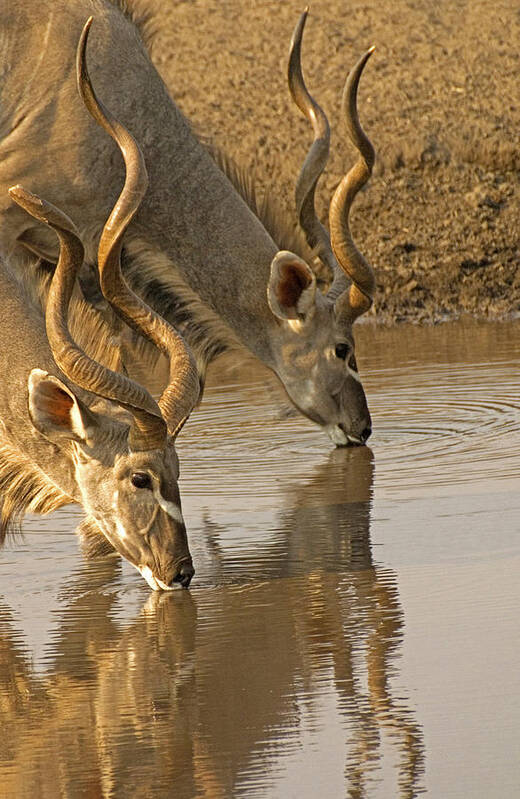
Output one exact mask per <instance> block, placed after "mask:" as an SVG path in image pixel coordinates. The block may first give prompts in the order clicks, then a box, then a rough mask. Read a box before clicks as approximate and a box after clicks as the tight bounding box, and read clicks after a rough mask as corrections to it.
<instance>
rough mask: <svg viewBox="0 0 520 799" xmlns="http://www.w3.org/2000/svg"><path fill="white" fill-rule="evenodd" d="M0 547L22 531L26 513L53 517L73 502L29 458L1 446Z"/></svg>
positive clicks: (7, 443) (16, 450) (15, 450)
mask: <svg viewBox="0 0 520 799" xmlns="http://www.w3.org/2000/svg"><path fill="white" fill-rule="evenodd" d="M0 498H1V509H0V544H1V543H3V542H4V540H5V537H6V535H7V534H9V533H16V532H18V531H19V529H20V524H21V521H22V519H23V517H24V515H25V514H26V513H41V514H46V513H52V511H55V510H57V509H58V508H61V506H62V505H67V504H68V503H69V502H72V500H71V498H70V497H68V496H67V495H66V494H63V493H62V492H61V491H60V490H59V489H58V488H57V486H55V485H54V483H52V482H51V481H50V480H49V479H48V477H47V476H46V475H45V474H44V472H42V471H41V469H39V468H38V466H36V465H35V464H34V463H33V462H32V461H31V460H29V458H27V456H26V455H24V454H23V453H22V452H21V451H20V450H19V449H17V448H16V447H15V446H13V445H12V444H11V443H9V442H8V441H5V440H4V441H2V443H0Z"/></svg>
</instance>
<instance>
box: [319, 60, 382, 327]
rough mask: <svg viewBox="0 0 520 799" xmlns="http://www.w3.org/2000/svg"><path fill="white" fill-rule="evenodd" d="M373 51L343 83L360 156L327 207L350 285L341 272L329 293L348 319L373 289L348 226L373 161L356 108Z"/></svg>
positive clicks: (365, 306) (355, 314)
mask: <svg viewBox="0 0 520 799" xmlns="http://www.w3.org/2000/svg"><path fill="white" fill-rule="evenodd" d="M373 51H374V48H373V47H371V48H370V50H368V51H367V52H366V53H365V54H364V55H363V56H362V57H361V58H360V59H359V61H358V62H357V64H356V65H355V67H354V68H353V69H352V70H351V72H350V73H349V75H348V78H347V81H346V83H345V89H344V92H343V102H342V113H343V117H344V119H345V122H346V126H347V131H348V134H349V137H350V140H351V141H352V144H353V145H354V147H355V148H356V149H357V151H358V153H359V157H358V160H357V161H356V163H355V164H354V166H353V167H352V168H351V169H350V170H349V172H348V173H347V174H346V175H345V177H344V178H343V179H342V181H341V183H340V184H339V186H338V187H337V189H336V191H335V192H334V196H333V198H332V201H331V204H330V210H329V225H330V237H331V242H332V249H333V252H334V255H335V256H336V259H337V261H338V264H339V265H340V267H341V269H342V270H343V271H344V273H345V275H346V276H347V277H348V278H350V280H351V281H352V285H351V286H350V288H349V289H348V291H346V290H345V289H346V281H345V278H344V277H343V276H341V275H340V276H339V277H338V278H335V279H334V281H333V284H332V286H331V288H330V291H329V293H328V297H329V298H330V299H332V300H333V301H335V309H336V315H337V316H340V317H341V316H348V317H349V318H350V319H351V320H354V319H356V318H357V317H358V316H360V315H361V314H362V313H365V311H368V309H369V308H370V306H371V305H372V301H373V298H374V292H375V277H374V271H373V269H372V267H371V266H370V264H369V263H368V262H367V261H366V259H365V258H364V257H363V255H362V254H361V253H360V252H359V250H358V249H357V247H356V245H355V243H354V240H353V238H352V234H351V232H350V227H349V214H350V208H351V206H352V203H353V201H354V199H355V197H356V195H357V193H358V192H359V190H360V189H361V188H362V187H363V186H364V185H365V183H366V182H367V181H368V179H369V178H370V175H371V174H372V168H373V166H374V161H375V152H374V148H373V146H372V143H371V142H370V140H369V138H368V136H367V135H366V134H365V132H364V131H363V129H362V127H361V125H360V122H359V117H358V111H357V89H358V85H359V79H360V77H361V73H362V72H363V69H364V67H365V64H366V63H367V61H368V59H369V58H370V56H371V55H372V53H373Z"/></svg>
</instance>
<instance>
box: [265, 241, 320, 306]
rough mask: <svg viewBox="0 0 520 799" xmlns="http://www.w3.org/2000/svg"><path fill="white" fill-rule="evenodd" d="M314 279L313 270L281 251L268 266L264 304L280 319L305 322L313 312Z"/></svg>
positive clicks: (299, 259)
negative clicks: (268, 272)
mask: <svg viewBox="0 0 520 799" xmlns="http://www.w3.org/2000/svg"><path fill="white" fill-rule="evenodd" d="M315 294H316V276H315V274H314V272H313V271H312V269H311V268H310V267H309V266H308V265H307V264H306V263H305V261H302V259H301V258H298V256H297V255H295V254H294V253H292V252H288V251H287V250H281V251H280V252H278V253H276V255H275V257H274V258H273V260H272V262H271V275H270V277H269V284H268V286H267V300H268V302H269V306H270V308H271V311H272V312H273V313H274V315H275V316H277V317H278V318H279V319H299V320H300V321H305V319H307V318H309V317H310V316H311V315H312V313H313V311H314V298H315Z"/></svg>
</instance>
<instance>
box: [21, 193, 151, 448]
mask: <svg viewBox="0 0 520 799" xmlns="http://www.w3.org/2000/svg"><path fill="white" fill-rule="evenodd" d="M9 195H10V197H11V199H12V200H14V202H16V203H17V204H18V205H20V206H21V207H22V208H24V209H25V210H26V211H27V212H28V213H29V214H31V216H33V217H34V218H35V219H37V220H38V221H40V222H43V223H44V224H46V225H48V226H49V227H50V228H52V229H53V230H54V231H55V232H56V234H57V236H58V239H59V242H60V253H59V258H58V263H57V266H56V269H55V271H54V275H53V278H52V281H51V286H50V289H49V296H48V299H47V307H46V312H45V326H46V330H47V338H48V340H49V345H50V348H51V351H52V354H53V357H54V360H55V361H56V364H57V365H58V367H59V368H60V369H61V370H62V372H63V373H64V374H65V375H66V376H67V377H68V378H69V379H70V380H71V381H72V382H73V383H75V384H76V385H77V386H80V388H83V389H85V390H86V391H90V392H91V393H93V394H96V395H98V396H100V397H104V398H105V399H109V400H112V401H114V402H117V403H118V404H119V405H122V406H123V407H125V408H127V409H128V410H129V411H130V412H131V413H132V415H133V417H134V426H132V427H131V429H130V434H129V444H130V446H131V447H132V449H152V448H154V447H158V446H161V445H164V442H165V438H166V424H165V422H164V420H163V418H162V415H161V411H160V409H159V406H158V405H157V403H156V402H155V400H154V399H153V397H152V396H151V394H149V392H148V391H147V390H146V389H145V388H143V387H142V386H140V385H139V384H138V383H136V382H134V381H133V380H130V379H129V378H127V377H125V376H124V375H121V374H119V373H118V372H113V371H112V370H111V369H108V368H107V367H105V366H103V365H102V364H100V363H98V362H97V361H95V360H93V359H92V358H90V357H89V356H88V355H87V354H86V353H85V352H84V351H83V350H82V349H81V348H80V347H79V346H78V345H77V344H76V342H75V341H74V340H73V338H72V336H71V334H70V330H69V326H68V309H69V305H70V300H71V297H72V292H73V290H74V284H75V281H76V277H77V274H78V272H79V270H80V268H81V265H82V263H83V245H82V243H81V240H80V238H79V235H78V232H77V230H76V228H75V226H74V223H73V222H72V220H71V219H70V218H69V217H68V216H67V215H66V214H64V213H63V211H60V210H59V208H56V207H55V206H54V205H52V204H51V203H49V202H47V201H46V200H43V199H41V198H40V197H38V196H36V195H35V194H32V193H31V192H29V191H26V190H25V189H24V188H23V187H22V186H13V187H11V188H10V189H9Z"/></svg>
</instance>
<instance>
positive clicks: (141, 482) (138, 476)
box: [130, 472, 152, 490]
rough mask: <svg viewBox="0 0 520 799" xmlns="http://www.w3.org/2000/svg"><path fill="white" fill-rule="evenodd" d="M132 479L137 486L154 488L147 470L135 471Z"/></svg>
mask: <svg viewBox="0 0 520 799" xmlns="http://www.w3.org/2000/svg"><path fill="white" fill-rule="evenodd" d="M130 479H131V481H132V485H133V486H135V487H136V488H148V489H150V490H151V488H152V480H151V478H150V475H149V474H146V472H134V473H133V475H132V477H131V478H130Z"/></svg>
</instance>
